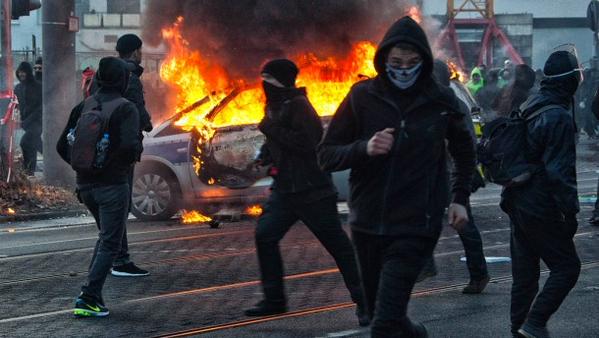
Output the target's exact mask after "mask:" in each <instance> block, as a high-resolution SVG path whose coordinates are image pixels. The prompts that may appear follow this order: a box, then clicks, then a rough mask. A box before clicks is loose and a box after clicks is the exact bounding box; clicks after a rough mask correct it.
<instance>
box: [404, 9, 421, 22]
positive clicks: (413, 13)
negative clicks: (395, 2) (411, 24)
mask: <svg viewBox="0 0 599 338" xmlns="http://www.w3.org/2000/svg"><path fill="white" fill-rule="evenodd" d="M407 15H408V16H409V17H411V18H412V19H413V20H414V21H416V22H417V23H422V12H421V11H420V8H419V7H418V6H412V7H410V9H408V13H407Z"/></svg>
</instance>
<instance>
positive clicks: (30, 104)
mask: <svg viewBox="0 0 599 338" xmlns="http://www.w3.org/2000/svg"><path fill="white" fill-rule="evenodd" d="M19 72H24V73H25V74H26V78H25V81H22V82H20V83H19V84H17V85H16V86H15V95H16V96H17V99H18V100H19V111H20V113H21V127H22V128H23V129H24V130H26V131H27V130H38V131H39V133H41V128H42V108H43V101H42V85H41V83H39V82H38V81H36V80H35V76H34V75H33V67H32V66H31V64H30V63H29V62H21V64H19V67H18V68H17V70H16V72H15V74H16V76H17V78H19Z"/></svg>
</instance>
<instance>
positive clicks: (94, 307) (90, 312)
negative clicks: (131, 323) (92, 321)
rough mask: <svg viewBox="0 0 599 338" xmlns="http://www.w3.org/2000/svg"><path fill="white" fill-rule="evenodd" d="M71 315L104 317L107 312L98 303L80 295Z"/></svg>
mask: <svg viewBox="0 0 599 338" xmlns="http://www.w3.org/2000/svg"><path fill="white" fill-rule="evenodd" d="M73 314H74V315H75V316H77V317H106V316H108V314H109V312H108V309H107V308H106V307H105V306H104V305H103V304H100V302H98V301H95V300H93V299H92V298H90V297H86V296H85V295H80V296H79V297H77V300H76V301H75V309H74V310H73Z"/></svg>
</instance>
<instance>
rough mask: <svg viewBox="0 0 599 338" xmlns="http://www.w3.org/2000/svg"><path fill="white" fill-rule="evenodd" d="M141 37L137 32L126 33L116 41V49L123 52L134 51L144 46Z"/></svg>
mask: <svg viewBox="0 0 599 338" xmlns="http://www.w3.org/2000/svg"><path fill="white" fill-rule="evenodd" d="M142 44H143V43H142V41H141V39H140V38H139V37H138V36H137V35H135V34H125V35H123V36H121V37H120V38H119V39H118V40H117V42H116V51H117V52H119V53H121V54H129V53H132V52H134V51H136V50H138V49H140V48H141V46H142Z"/></svg>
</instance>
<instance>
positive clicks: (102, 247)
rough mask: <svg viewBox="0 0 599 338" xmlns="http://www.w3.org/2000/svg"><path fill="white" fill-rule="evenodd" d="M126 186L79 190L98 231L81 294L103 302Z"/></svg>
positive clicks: (124, 214)
mask: <svg viewBox="0 0 599 338" xmlns="http://www.w3.org/2000/svg"><path fill="white" fill-rule="evenodd" d="M128 191H129V185H128V184H126V183H124V184H119V185H109V186H90V185H82V186H80V187H79V196H80V198H81V200H82V201H83V203H84V204H85V206H86V207H87V208H88V209H89V211H90V212H91V213H92V215H93V216H94V218H95V220H96V224H97V226H98V229H99V230H100V233H99V236H98V241H97V242H96V247H95V249H94V254H93V256H92V260H91V263H90V265H89V273H88V276H87V284H85V285H84V286H83V287H82V288H81V291H82V292H83V293H84V294H85V295H87V296H91V297H93V298H95V299H96V300H98V301H100V302H102V303H104V301H103V299H102V287H103V286H104V282H105V281H106V276H107V275H108V273H109V272H110V268H112V262H113V260H114V259H115V258H116V257H117V255H118V253H119V251H120V249H121V240H122V238H123V234H124V232H125V221H126V220H127V214H128V212H129V192H128Z"/></svg>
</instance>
